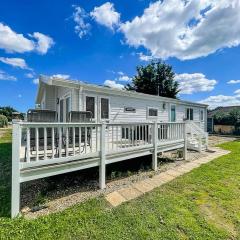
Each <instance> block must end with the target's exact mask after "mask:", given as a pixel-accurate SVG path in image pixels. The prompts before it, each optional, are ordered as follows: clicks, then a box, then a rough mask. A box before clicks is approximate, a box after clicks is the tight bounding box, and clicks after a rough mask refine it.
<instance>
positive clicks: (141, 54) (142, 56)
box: [137, 52, 154, 62]
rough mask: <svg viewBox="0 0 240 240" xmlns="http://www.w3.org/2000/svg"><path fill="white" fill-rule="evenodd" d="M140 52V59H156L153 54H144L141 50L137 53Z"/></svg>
mask: <svg viewBox="0 0 240 240" xmlns="http://www.w3.org/2000/svg"><path fill="white" fill-rule="evenodd" d="M137 54H138V56H139V59H140V60H141V61H146V62H148V61H151V60H153V59H154V57H153V56H150V55H145V54H143V53H142V52H140V53H137Z"/></svg>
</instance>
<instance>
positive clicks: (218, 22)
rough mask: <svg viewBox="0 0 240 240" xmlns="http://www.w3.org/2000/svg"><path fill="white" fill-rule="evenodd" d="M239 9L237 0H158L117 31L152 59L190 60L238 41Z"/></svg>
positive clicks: (238, 42) (239, 4) (128, 42)
mask: <svg viewBox="0 0 240 240" xmlns="http://www.w3.org/2000/svg"><path fill="white" fill-rule="evenodd" d="M239 11H240V2H239V0H232V1H227V0H218V1H217V0H199V1H195V0H188V1H184V0H165V1H160V0H158V1H156V2H154V3H151V4H150V5H149V7H148V8H146V9H145V10H144V13H143V14H142V16H140V17H139V16H136V17H135V18H134V19H133V20H132V21H127V22H125V23H122V24H121V26H120V30H121V31H122V32H123V33H124V35H125V38H126V43H127V44H129V45H131V46H134V47H140V46H144V47H145V48H146V49H148V50H150V52H151V56H153V57H155V58H162V59H167V58H169V57H176V58H178V59H181V60H186V59H194V58H198V57H203V56H207V55H209V54H212V53H215V52H216V51H217V50H220V49H223V48H231V47H236V46H238V45H239V44H240V31H239V26H240V17H239Z"/></svg>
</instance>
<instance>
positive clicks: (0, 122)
mask: <svg viewBox="0 0 240 240" xmlns="http://www.w3.org/2000/svg"><path fill="white" fill-rule="evenodd" d="M7 126H8V119H7V117H6V116H4V115H0V127H1V128H2V127H7Z"/></svg>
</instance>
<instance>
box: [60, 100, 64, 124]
mask: <svg viewBox="0 0 240 240" xmlns="http://www.w3.org/2000/svg"><path fill="white" fill-rule="evenodd" d="M59 115H60V122H63V99H62V100H60V114H59Z"/></svg>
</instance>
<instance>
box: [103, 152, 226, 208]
mask: <svg viewBox="0 0 240 240" xmlns="http://www.w3.org/2000/svg"><path fill="white" fill-rule="evenodd" d="M209 150H210V151H209V154H208V155H207V156H206V157H202V158H199V159H197V160H194V161H192V162H189V163H185V164H182V165H180V166H178V167H175V168H172V169H169V170H167V171H165V172H162V173H160V174H158V175H155V176H154V177H152V178H149V179H145V180H142V181H140V182H137V183H133V184H132V185H131V186H130V187H127V188H122V189H120V190H118V191H114V192H112V193H109V194H107V195H106V196H105V198H106V200H107V201H108V202H109V203H110V204H111V205H112V206H113V207H116V206H118V205H120V204H121V203H123V202H126V201H129V200H132V199H134V198H137V197H139V196H141V195H143V194H144V193H147V192H149V191H151V190H153V189H154V188H156V187H160V186H161V185H163V184H165V183H167V182H170V181H172V180H173V179H175V178H177V177H179V176H181V175H183V174H185V173H187V172H190V171H192V170H193V169H194V168H198V167H199V166H201V165H202V164H205V163H208V162H210V161H212V160H213V159H215V158H218V157H220V156H223V155H226V154H228V153H230V151H227V150H223V149H221V148H217V147H214V148H213V147H212V148H211V149H209Z"/></svg>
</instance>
